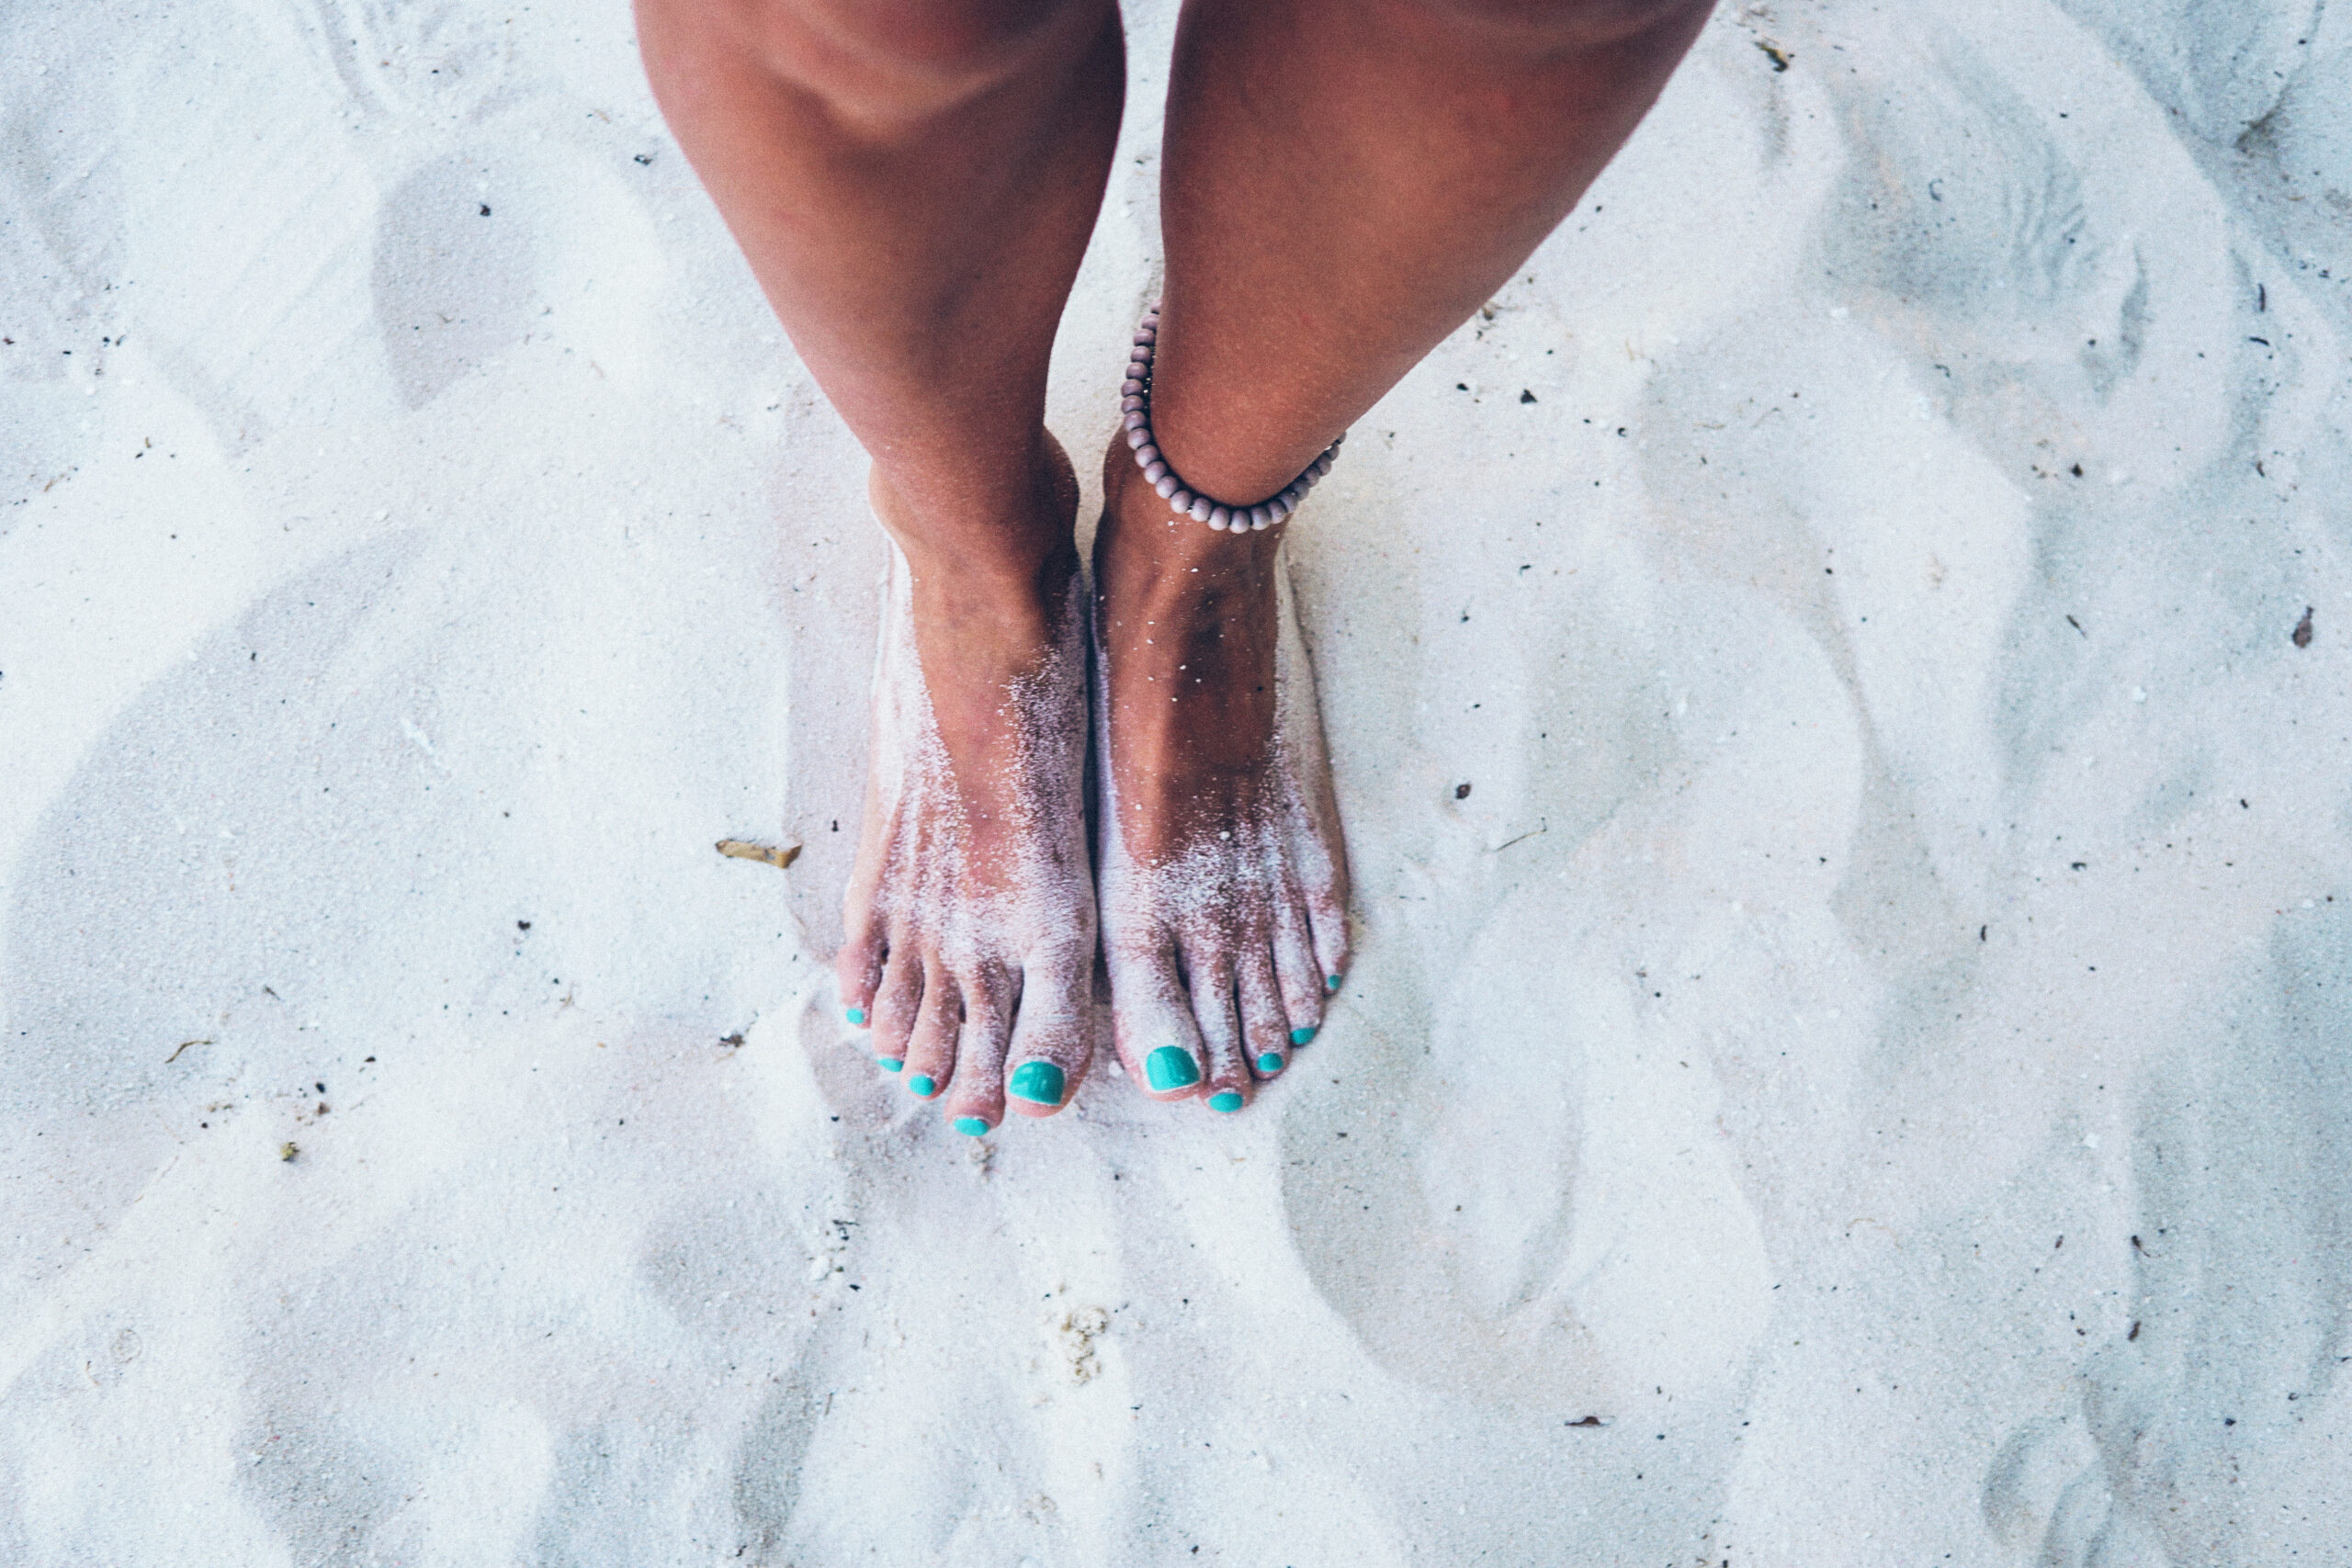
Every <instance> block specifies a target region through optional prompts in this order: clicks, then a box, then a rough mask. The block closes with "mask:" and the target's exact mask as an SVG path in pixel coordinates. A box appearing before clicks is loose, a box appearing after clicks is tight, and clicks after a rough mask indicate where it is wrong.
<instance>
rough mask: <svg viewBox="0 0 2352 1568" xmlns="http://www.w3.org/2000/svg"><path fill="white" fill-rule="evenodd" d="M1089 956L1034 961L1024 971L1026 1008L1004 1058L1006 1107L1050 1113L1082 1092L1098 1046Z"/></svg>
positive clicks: (1036, 1113)
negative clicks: (1080, 959)
mask: <svg viewBox="0 0 2352 1568" xmlns="http://www.w3.org/2000/svg"><path fill="white" fill-rule="evenodd" d="M1092 967H1093V966H1092V963H1091V954H1090V955H1089V958H1088V960H1087V961H1084V962H1074V961H1069V960H1064V961H1058V962H1056V961H1048V962H1046V963H1042V964H1033V965H1032V966H1031V967H1030V968H1028V969H1027V970H1025V971H1024V972H1023V976H1022V985H1021V1010H1020V1012H1019V1013H1018V1014H1017V1015H1015V1017H1014V1018H1013V1021H1012V1048H1011V1050H1010V1051H1009V1052H1008V1053H1007V1055H1006V1057H1005V1061H1006V1065H1007V1072H1006V1074H1005V1081H1004V1092H1005V1102H1004V1103H1005V1109H1006V1110H1008V1111H1013V1112H1015V1113H1016V1114H1019V1115H1022V1116H1051V1115H1052V1114H1054V1112H1056V1111H1059V1110H1060V1109H1061V1108H1062V1107H1063V1106H1065V1105H1068V1104H1069V1100H1070V1096H1072V1095H1074V1094H1076V1093H1077V1092H1078V1084H1079V1080H1080V1078H1082V1077H1085V1076H1086V1065H1087V1060H1088V1058H1089V1056H1090V1055H1091V1053H1092V1050H1093V1039H1094V1031H1093V1027H1092V1023H1093V1020H1092V1018H1091V1009H1090V1008H1089V1006H1088V1002H1089V1000H1090V998H1091V979H1092Z"/></svg>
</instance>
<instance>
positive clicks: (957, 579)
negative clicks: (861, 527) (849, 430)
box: [866, 429, 1078, 609]
mask: <svg viewBox="0 0 2352 1568" xmlns="http://www.w3.org/2000/svg"><path fill="white" fill-rule="evenodd" d="M866 488H867V493H868V495H869V497H870V499H871V500H872V502H873V505H874V514H875V516H876V519H878V520H879V521H880V523H881V525H882V528H883V531H884V532H885V533H887V534H888V535H889V536H890V537H891V539H892V541H893V542H894V543H896V544H897V545H898V547H899V550H900V551H901V552H902V553H903V554H904V555H905V556H906V558H907V564H908V566H909V567H910V569H911V570H912V572H913V576H914V585H915V592H916V593H917V595H918V596H919V597H922V598H926V599H930V600H932V601H933V602H934V603H936V604H943V605H947V604H953V605H962V606H965V607H968V608H973V609H982V608H985V607H987V606H989V605H992V604H1012V603H1019V602H1030V603H1044V602H1048V601H1051V600H1053V599H1056V598H1057V597H1058V596H1059V594H1060V592H1061V591H1062V590H1063V589H1064V588H1065V587H1066V586H1067V584H1068V583H1069V576H1070V573H1071V572H1072V571H1073V570H1076V568H1077V563H1078V550H1077V545H1076V542H1075V531H1076V525H1077V521H1078V481H1077V478H1076V476H1075V475H1074V474H1073V473H1072V472H1071V470H1070V465H1069V457H1067V456H1066V455H1065V454H1064V453H1063V451H1062V449H1061V446H1060V444H1059V443H1057V442H1056V441H1055V440H1054V438H1053V437H1052V436H1051V435H1049V434H1046V432H1045V431H1044V430H1042V429H1040V430H1039V431H1038V432H1037V433H1036V441H1035V443H1034V445H1033V446H1032V449H1031V450H1030V452H1029V453H1027V454H1025V455H1024V456H1023V457H1022V458H1021V459H1020V460H1019V461H1016V462H1014V463H1012V464H1010V465H1007V466H1006V467H1005V468H1004V469H1003V470H1001V471H1000V472H996V473H983V472H980V471H978V469H977V468H974V467H969V466H965V467H951V468H945V469H940V468H928V467H925V466H923V465H920V464H914V463H906V462H897V463H888V464H886V463H885V462H883V461H876V463H875V465H874V468H873V469H872V471H871V473H870V474H869V475H868V478H867V481H866Z"/></svg>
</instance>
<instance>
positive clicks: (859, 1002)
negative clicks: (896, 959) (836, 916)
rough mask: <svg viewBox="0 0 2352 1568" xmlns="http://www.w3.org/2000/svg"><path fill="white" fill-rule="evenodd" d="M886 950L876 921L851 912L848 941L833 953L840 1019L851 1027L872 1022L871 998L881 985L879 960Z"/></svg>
mask: <svg viewBox="0 0 2352 1568" xmlns="http://www.w3.org/2000/svg"><path fill="white" fill-rule="evenodd" d="M886 953H888V942H887V941H886V940H885V938H884V934H883V931H882V925H881V922H880V921H878V920H875V919H860V918H859V912H858V911H856V910H853V911H851V915H850V926H849V940H847V941H846V942H842V950H841V951H840V952H839V953H835V954H833V978H834V980H835V981H836V983H837V984H838V985H839V986H840V987H841V997H842V1018H844V1019H846V1020H847V1021H849V1023H850V1025H851V1027H853V1028H856V1029H864V1028H867V1027H870V1026H871V1025H872V1024H873V1022H874V998H875V994H876V991H878V990H879V989H880V988H881V985H882V960H883V957H884V955H885V954H886Z"/></svg>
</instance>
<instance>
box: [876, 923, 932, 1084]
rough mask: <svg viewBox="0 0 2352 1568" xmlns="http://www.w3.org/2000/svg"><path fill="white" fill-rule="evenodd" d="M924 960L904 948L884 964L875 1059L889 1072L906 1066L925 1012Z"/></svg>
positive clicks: (878, 1007)
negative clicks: (910, 1044)
mask: <svg viewBox="0 0 2352 1568" xmlns="http://www.w3.org/2000/svg"><path fill="white" fill-rule="evenodd" d="M922 973H923V972H922V959H921V958H920V957H918V956H917V955H916V953H915V952H914V950H913V949H912V948H911V947H900V948H899V949H898V950H896V951H895V952H893V953H891V954H890V958H889V962H888V964H885V965H884V966H883V970H882V983H881V985H880V987H878V988H877V989H876V991H875V993H874V1015H873V1016H874V1036H873V1039H872V1040H871V1042H869V1043H871V1044H872V1046H873V1047H874V1060H875V1061H876V1063H878V1064H879V1065H880V1066H881V1067H882V1068H883V1070H884V1071H886V1072H893V1073H895V1072H897V1071H899V1068H900V1067H902V1066H905V1065H906V1060H907V1040H908V1038H909V1037H910V1035H912V1034H913V1033H914V1028H915V1020H916V1019H917V1018H919V1017H921V1016H922V993H923V985H922Z"/></svg>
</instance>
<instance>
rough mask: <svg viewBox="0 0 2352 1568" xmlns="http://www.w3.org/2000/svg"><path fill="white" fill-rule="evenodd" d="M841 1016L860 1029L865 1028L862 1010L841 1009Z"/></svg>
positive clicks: (863, 1011) (863, 1010)
mask: <svg viewBox="0 0 2352 1568" xmlns="http://www.w3.org/2000/svg"><path fill="white" fill-rule="evenodd" d="M842 1017H843V1018H846V1019H848V1020H849V1021H850V1022H852V1023H854V1024H856V1025H857V1026H858V1027H859V1028H861V1029H863V1028H864V1027H865V1009H864V1008H843V1009H842Z"/></svg>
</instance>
